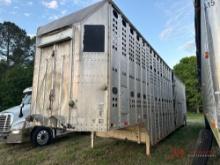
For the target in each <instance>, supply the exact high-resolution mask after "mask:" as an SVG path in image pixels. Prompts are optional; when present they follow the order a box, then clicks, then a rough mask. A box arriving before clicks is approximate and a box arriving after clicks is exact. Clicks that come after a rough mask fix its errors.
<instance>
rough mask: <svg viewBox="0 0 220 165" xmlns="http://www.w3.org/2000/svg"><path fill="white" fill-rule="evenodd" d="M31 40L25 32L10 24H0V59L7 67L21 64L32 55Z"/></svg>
mask: <svg viewBox="0 0 220 165" xmlns="http://www.w3.org/2000/svg"><path fill="white" fill-rule="evenodd" d="M31 45H32V40H31V38H30V37H29V36H27V33H26V32H25V30H23V29H21V28H19V27H18V26H17V25H15V24H14V23H12V22H4V23H0V58H4V59H6V64H7V66H8V67H9V66H11V65H17V64H23V63H25V62H28V61H29V58H30V57H31V56H32V55H33V51H31V49H30V47H31Z"/></svg>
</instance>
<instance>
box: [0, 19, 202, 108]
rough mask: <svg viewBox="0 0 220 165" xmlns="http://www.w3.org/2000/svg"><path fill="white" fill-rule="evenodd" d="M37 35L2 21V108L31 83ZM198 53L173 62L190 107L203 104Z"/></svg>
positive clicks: (16, 100) (17, 99)
mask: <svg viewBox="0 0 220 165" xmlns="http://www.w3.org/2000/svg"><path fill="white" fill-rule="evenodd" d="M34 55H35V37H32V38H31V37H30V36H28V35H27V33H26V31H25V30H24V29H21V28H20V27H19V26H17V25H16V24H14V23H12V22H3V23H0V111H2V110H4V109H6V108H9V107H12V106H15V105H18V104H20V102H21V98H22V92H23V90H24V89H25V88H26V87H31V85H32V77H33V65H34ZM196 65H197V62H196V57H195V56H191V57H185V58H183V59H182V60H181V61H180V62H179V63H178V64H177V65H175V66H174V73H175V74H176V75H177V76H178V77H179V78H180V79H181V80H182V81H183V82H184V83H185V85H186V97H187V108H188V111H192V112H196V111H199V110H200V108H201V94H200V92H199V91H198V86H199V82H198V79H197V67H196Z"/></svg>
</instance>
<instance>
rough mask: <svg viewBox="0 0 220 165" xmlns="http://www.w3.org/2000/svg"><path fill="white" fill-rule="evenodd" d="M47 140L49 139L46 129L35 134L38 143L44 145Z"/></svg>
mask: <svg viewBox="0 0 220 165" xmlns="http://www.w3.org/2000/svg"><path fill="white" fill-rule="evenodd" d="M48 140H49V133H48V132H47V131H45V130H42V131H40V132H39V133H38V134H37V143H38V144H40V145H45V144H47V142H48Z"/></svg>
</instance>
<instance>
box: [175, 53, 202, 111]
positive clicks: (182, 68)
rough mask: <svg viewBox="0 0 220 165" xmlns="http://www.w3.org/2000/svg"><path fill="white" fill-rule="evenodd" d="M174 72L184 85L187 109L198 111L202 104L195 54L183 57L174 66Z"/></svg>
mask: <svg viewBox="0 0 220 165" xmlns="http://www.w3.org/2000/svg"><path fill="white" fill-rule="evenodd" d="M174 73H175V74H176V75H177V76H178V77H179V78H180V79H181V80H182V81H183V82H184V83H185V85H186V97H187V107H188V110H189V111H193V112H199V110H200V107H201V105H202V99H201V93H200V92H199V81H198V76H197V75H198V74H197V73H198V72H197V61H196V57H195V56H191V57H185V58H183V59H181V60H180V63H179V64H177V65H175V66H174Z"/></svg>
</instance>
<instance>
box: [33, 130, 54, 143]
mask: <svg viewBox="0 0 220 165" xmlns="http://www.w3.org/2000/svg"><path fill="white" fill-rule="evenodd" d="M51 140H52V134H51V131H50V129H49V128H46V127H37V128H36V129H34V130H33V132H32V134H31V142H32V143H33V144H34V145H35V146H46V145H48V144H50V142H51Z"/></svg>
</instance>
